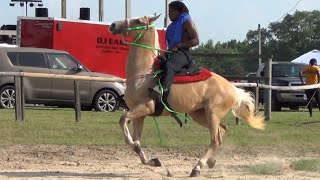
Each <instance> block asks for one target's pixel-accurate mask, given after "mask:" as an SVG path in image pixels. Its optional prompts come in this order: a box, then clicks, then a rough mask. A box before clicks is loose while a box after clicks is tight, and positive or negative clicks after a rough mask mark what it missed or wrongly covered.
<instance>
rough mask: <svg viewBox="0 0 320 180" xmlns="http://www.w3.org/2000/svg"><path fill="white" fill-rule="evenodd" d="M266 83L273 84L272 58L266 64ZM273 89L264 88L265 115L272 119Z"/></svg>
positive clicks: (267, 118)
mask: <svg viewBox="0 0 320 180" xmlns="http://www.w3.org/2000/svg"><path fill="white" fill-rule="evenodd" d="M264 75H265V80H264V82H265V84H266V85H268V86H271V81H272V59H271V58H269V59H268V60H267V62H266V64H265V74H264ZM271 92H272V91H271V89H269V88H268V89H264V116H265V117H266V120H267V121H268V120H270V119H271V95H272V94H271Z"/></svg>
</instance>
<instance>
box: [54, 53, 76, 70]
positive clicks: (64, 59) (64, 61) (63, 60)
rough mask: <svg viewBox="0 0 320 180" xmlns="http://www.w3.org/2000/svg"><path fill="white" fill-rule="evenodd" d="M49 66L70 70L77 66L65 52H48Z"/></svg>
mask: <svg viewBox="0 0 320 180" xmlns="http://www.w3.org/2000/svg"><path fill="white" fill-rule="evenodd" d="M48 59H49V63H50V68H52V69H64V70H72V69H76V68H77V67H78V63H77V62H75V61H74V60H73V59H71V58H70V57H69V56H68V55H67V54H48Z"/></svg>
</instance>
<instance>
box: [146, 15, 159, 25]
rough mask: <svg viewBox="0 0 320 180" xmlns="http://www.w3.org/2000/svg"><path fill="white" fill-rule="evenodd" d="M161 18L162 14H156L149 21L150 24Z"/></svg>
mask: <svg viewBox="0 0 320 180" xmlns="http://www.w3.org/2000/svg"><path fill="white" fill-rule="evenodd" d="M160 16H161V14H159V15H156V14H154V16H153V17H151V18H150V19H149V23H153V22H154V21H156V20H157V19H158V18H159V17H160Z"/></svg>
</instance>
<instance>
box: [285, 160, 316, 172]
mask: <svg viewBox="0 0 320 180" xmlns="http://www.w3.org/2000/svg"><path fill="white" fill-rule="evenodd" d="M291 168H292V169H294V170H296V171H311V172H320V160H316V159H301V160H298V161H294V162H293V163H292V164H291Z"/></svg>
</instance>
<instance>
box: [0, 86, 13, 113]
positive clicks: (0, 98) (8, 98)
mask: <svg viewBox="0 0 320 180" xmlns="http://www.w3.org/2000/svg"><path fill="white" fill-rule="evenodd" d="M15 103H16V93H15V90H14V87H13V86H3V87H2V88H1V89H0V108H4V109H12V108H14V106H15Z"/></svg>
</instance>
